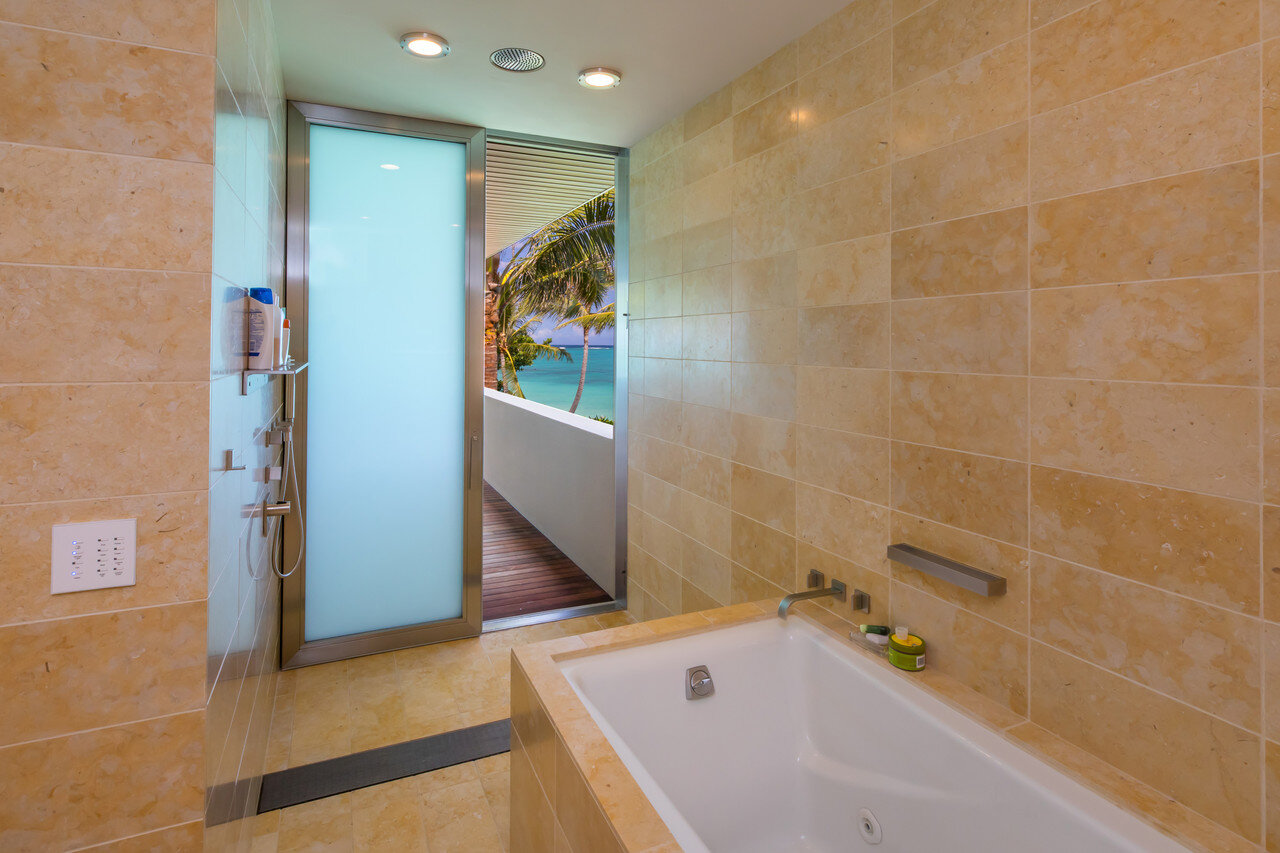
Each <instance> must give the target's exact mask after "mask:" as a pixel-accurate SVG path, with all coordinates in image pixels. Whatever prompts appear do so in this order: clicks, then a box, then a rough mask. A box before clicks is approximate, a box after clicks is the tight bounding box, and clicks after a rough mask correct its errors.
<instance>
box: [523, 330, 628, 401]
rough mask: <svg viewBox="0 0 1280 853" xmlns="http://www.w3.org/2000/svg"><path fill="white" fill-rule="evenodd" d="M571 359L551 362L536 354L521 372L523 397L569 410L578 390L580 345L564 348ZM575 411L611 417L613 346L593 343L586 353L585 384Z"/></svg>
mask: <svg viewBox="0 0 1280 853" xmlns="http://www.w3.org/2000/svg"><path fill="white" fill-rule="evenodd" d="M565 349H566V350H567V351H568V352H569V355H571V356H572V357H573V361H568V360H564V361H552V360H551V359H548V358H545V357H539V358H538V360H537V361H535V362H534V363H533V364H531V365H529V366H528V367H526V368H525V369H524V370H521V371H520V377H519V378H520V387H521V388H523V389H524V396H525V397H526V398H528V399H530V400H536V401H537V402H539V403H545V404H547V405H548V406H555V407H556V408H557V409H564V410H565V411H566V412H567V411H569V404H570V403H572V402H573V395H574V393H575V392H576V391H577V390H578V373H579V371H580V370H581V369H582V347H581V346H576V347H565ZM578 414H580V415H585V416H586V417H589V418H592V417H595V416H597V415H603V416H604V417H606V418H612V417H613V347H604V346H592V347H591V350H590V352H588V354H587V384H586V385H585V386H584V387H583V389H582V400H581V401H580V402H579V403H578Z"/></svg>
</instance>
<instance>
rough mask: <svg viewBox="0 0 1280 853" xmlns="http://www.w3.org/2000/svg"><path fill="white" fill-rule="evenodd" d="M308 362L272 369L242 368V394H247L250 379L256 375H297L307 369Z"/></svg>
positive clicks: (242, 395)
mask: <svg viewBox="0 0 1280 853" xmlns="http://www.w3.org/2000/svg"><path fill="white" fill-rule="evenodd" d="M307 364H308V362H305V361H304V362H302V364H295V365H293V366H292V367H273V368H271V369H270V370H242V371H240V396H241V397H244V396H247V395H248V393H249V380H250V379H251V378H252V377H254V376H297V375H298V374H299V373H301V372H302V371H304V370H306V369H307Z"/></svg>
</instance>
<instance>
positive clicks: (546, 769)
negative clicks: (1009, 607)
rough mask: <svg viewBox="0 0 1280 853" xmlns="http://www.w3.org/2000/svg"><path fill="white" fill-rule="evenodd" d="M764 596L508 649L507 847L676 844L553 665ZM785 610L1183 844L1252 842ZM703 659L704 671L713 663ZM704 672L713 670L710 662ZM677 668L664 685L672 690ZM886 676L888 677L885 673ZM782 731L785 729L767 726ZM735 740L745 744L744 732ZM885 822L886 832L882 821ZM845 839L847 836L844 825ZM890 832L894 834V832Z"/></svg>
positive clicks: (953, 685)
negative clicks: (508, 811) (509, 719)
mask: <svg viewBox="0 0 1280 853" xmlns="http://www.w3.org/2000/svg"><path fill="white" fill-rule="evenodd" d="M775 610H776V602H774V601H772V600H770V601H765V602H760V603H747V604H740V605H734V606H731V607H726V608H719V609H714V610H709V611H704V612H701V613H691V614H686V615H684V616H677V617H668V618H665V619H661V620H656V621H651V622H645V623H640V624H637V625H632V626H627V627H623V628H615V629H610V630H605V631H600V632H598V633H595V634H584V635H581V636H578V637H568V638H563V639H557V640H550V641H547V642H543V643H538V644H535V645H530V646H521V647H517V648H514V649H513V650H512V658H513V660H512V668H511V671H512V694H511V702H512V707H511V719H512V732H513V734H512V752H511V840H512V847H511V850H512V853H525V851H535V852H537V851H579V853H585V851H590V852H591V853H606V851H611V850H614V851H623V850H625V851H655V853H656V851H677V850H680V849H682V848H681V847H680V846H679V844H678V843H677V841H676V839H675V837H674V836H673V835H672V834H671V832H670V830H669V829H668V828H667V825H666V824H665V823H664V822H663V821H662V819H661V818H660V817H659V815H658V812H657V811H656V810H655V809H654V807H653V805H652V804H651V803H650V801H649V799H648V798H647V797H646V796H645V795H644V793H643V792H642V791H641V789H640V786H639V784H637V782H636V780H635V779H634V778H633V777H632V775H631V773H630V772H629V771H628V770H627V769H626V767H625V765H624V763H623V760H622V759H621V758H620V757H619V756H618V754H617V752H616V751H615V750H614V748H613V746H612V745H611V744H610V743H609V741H608V740H607V739H606V737H605V735H604V733H603V732H602V731H601V729H600V728H599V726H598V725H597V724H596V722H595V721H594V720H593V719H592V717H591V715H590V712H589V711H588V710H587V708H586V706H585V705H584V704H583V702H582V700H581V699H580V698H579V696H578V694H577V693H576V692H575V690H574V688H573V687H572V686H571V684H570V683H569V680H568V679H567V678H566V676H565V674H564V672H563V670H562V668H561V667H562V664H564V663H566V662H570V661H574V660H579V659H581V658H582V657H583V656H589V655H595V654H599V653H600V652H604V651H609V650H614V649H624V648H625V649H629V648H636V647H642V646H644V645H647V644H650V643H654V642H658V641H662V640H668V639H672V638H675V637H680V636H686V635H691V634H696V633H700V632H704V631H708V630H715V629H719V628H726V627H732V626H735V625H741V624H746V623H749V622H757V621H760V620H775V619H777V616H776V615H775ZM792 614H793V615H792V616H791V618H792V619H798V620H804V621H808V622H809V623H810V624H811V625H813V626H816V627H817V628H818V630H819V631H820V632H822V633H824V634H827V635H830V636H833V637H835V638H837V639H838V641H839V642H840V644H842V645H848V646H849V649H850V652H851V653H852V654H854V655H856V656H858V657H859V659H860V660H862V661H864V662H869V663H870V665H872V666H873V667H875V668H876V670H877V671H880V672H884V673H887V674H888V675H889V676H890V678H891V679H905V680H906V682H907V683H908V684H910V685H913V686H911V687H908V688H907V689H908V691H911V690H914V689H917V687H916V686H918V687H919V688H922V689H923V690H924V691H925V692H926V693H927V694H928V695H930V696H931V697H933V698H935V699H938V700H940V701H942V702H943V703H944V704H945V705H948V706H950V707H951V708H953V709H955V710H958V711H960V712H961V713H962V714H963V715H965V716H966V717H968V718H970V719H972V720H974V721H976V722H977V723H978V724H980V725H981V726H982V727H984V728H986V729H988V730H990V731H992V732H997V733H999V735H1000V736H1002V737H1003V738H1004V739H1005V740H1006V741H1007V742H1009V743H1010V744H1013V745H1016V746H1017V747H1020V748H1021V749H1023V750H1025V751H1026V752H1028V753H1030V754H1031V755H1032V756H1033V757H1035V758H1036V759H1038V760H1040V761H1042V762H1044V763H1046V764H1048V765H1050V766H1052V767H1054V768H1056V769H1058V770H1060V771H1062V772H1063V773H1064V774H1065V775H1067V776H1068V777H1070V778H1072V779H1074V780H1075V781H1077V782H1079V783H1081V784H1083V785H1084V786H1085V787H1086V788H1088V789H1090V790H1092V791H1093V792H1095V793H1097V794H1099V795H1100V796H1102V797H1103V798H1104V799H1106V800H1108V801H1110V802H1112V803H1114V804H1116V805H1117V806H1119V807H1121V808H1122V809H1124V810H1126V811H1128V812H1129V813H1131V814H1133V815H1134V816H1137V817H1139V818H1141V819H1142V820H1144V821H1145V822H1147V823H1149V824H1151V825H1152V826H1154V827H1156V828H1157V829H1159V830H1160V831H1161V832H1163V833H1165V834H1167V835H1169V836H1170V837H1171V838H1172V839H1174V840H1176V841H1177V842H1179V843H1181V844H1183V845H1185V846H1187V847H1188V848H1190V849H1193V850H1204V851H1223V852H1224V853H1225V852H1226V851H1244V850H1253V849H1256V848H1255V845H1253V844H1251V843H1249V842H1248V841H1246V840H1244V839H1242V838H1240V837H1239V836H1237V835H1235V834H1233V833H1231V832H1228V831H1227V830H1225V829H1223V828H1222V827H1221V826H1218V825H1216V824H1214V823H1213V822H1212V821H1209V820H1207V819H1205V818H1204V817H1203V816H1202V815H1199V814H1197V813H1196V812H1194V811H1193V810H1191V809H1188V808H1186V807H1185V806H1182V805H1179V804H1178V803H1176V802H1174V801H1172V800H1170V799H1169V798H1168V797H1165V796H1162V795H1161V794H1159V793H1158V792H1157V791H1155V790H1154V789H1152V788H1150V787H1149V786H1147V785H1145V784H1143V783H1141V782H1139V781H1137V780H1135V779H1133V778H1131V777H1128V776H1126V775H1125V774H1124V773H1122V772H1120V771H1118V770H1117V769H1115V768H1114V767H1111V766H1109V765H1107V764H1105V763H1104V762H1101V761H1099V760H1098V759H1097V758H1095V757H1093V756H1091V755H1089V754H1088V753H1087V752H1085V751H1083V750H1081V749H1079V748H1077V747H1074V746H1072V745H1070V744H1069V743H1067V742H1066V741H1064V740H1062V739H1060V738H1058V737H1057V736H1055V735H1053V734H1051V733H1050V732H1048V731H1046V730H1045V729H1044V728H1042V727H1040V726H1037V725H1035V724H1034V723H1033V722H1030V721H1028V720H1027V719H1026V718H1025V717H1022V716H1019V715H1017V714H1014V713H1012V712H1010V711H1009V710H1008V709H1006V708H1003V707H1001V706H999V705H998V704H996V703H994V702H992V701H991V700H990V699H987V698H986V697H984V696H982V695H981V694H978V693H976V692H974V691H972V690H970V689H968V688H967V687H965V686H963V685H962V684H960V683H959V682H957V681H956V680H955V679H953V678H950V677H949V676H946V675H944V674H941V673H939V672H937V671H934V670H926V671H924V672H922V673H912V674H907V673H903V672H901V671H899V670H896V669H894V668H892V667H891V666H890V665H889V664H888V663H886V662H885V661H883V660H882V659H881V658H879V657H878V656H876V655H874V654H872V653H870V652H867V651H865V650H864V649H862V648H860V647H857V646H854V645H852V644H849V643H848V640H847V639H846V637H847V633H848V631H847V625H846V624H845V623H844V622H843V621H841V620H839V619H837V618H835V617H834V616H833V615H832V614H831V613H830V612H829V611H827V610H825V609H823V608H820V607H817V606H815V605H813V604H812V603H804V604H801V605H798V606H797V607H796V608H794V609H793V611H792ZM712 666H713V670H714V664H713V665H712ZM713 675H714V671H713ZM678 676H679V672H677V677H676V681H674V682H672V683H673V684H674V689H676V690H677V691H678V690H679V678H678ZM891 683H893V682H891ZM778 738H779V739H781V740H782V741H786V740H787V739H788V735H787V734H786V733H779V734H778ZM743 749H744V750H750V749H752V745H751V744H750V743H744V744H743ZM885 831H886V833H887V832H890V831H892V830H891V827H886V828H885ZM854 837H855V838H856V836H854ZM901 837H902V836H901V835H900V834H899V836H898V838H899V839H901Z"/></svg>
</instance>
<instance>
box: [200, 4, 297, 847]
mask: <svg viewBox="0 0 1280 853" xmlns="http://www.w3.org/2000/svg"><path fill="white" fill-rule="evenodd" d="M217 59H218V63H217V65H218V68H217V72H218V76H217V115H216V120H215V126H216V138H217V150H216V155H215V158H214V163H215V167H216V176H215V178H214V201H213V212H214V222H213V234H214V241H213V290H212V297H211V299H212V301H211V306H212V309H211V312H210V320H211V322H210V326H209V329H210V333H211V354H210V362H209V370H210V373H209V376H210V385H209V401H210V402H209V406H210V410H209V416H210V417H209V432H210V439H209V470H210V472H211V473H210V475H209V476H210V478H209V483H208V488H209V547H208V561H209V586H208V596H209V602H208V615H209V630H208V640H207V647H208V657H207V678H208V681H207V685H206V690H207V693H206V697H207V701H208V721H207V726H206V731H205V753H206V759H207V760H206V763H205V774H206V782H207V785H208V787H209V792H210V793H209V796H208V800H207V803H206V811H205V817H206V823H207V829H206V834H205V849H206V850H209V851H219V850H234V849H241V850H244V849H248V845H249V840H250V838H251V836H252V833H253V830H254V827H253V823H254V821H252V820H250V818H252V817H253V814H254V811H255V810H256V805H257V796H258V790H259V785H260V781H261V775H262V772H263V768H264V766H265V762H266V753H267V735H268V730H269V728H270V724H271V716H272V708H273V705H274V700H275V694H276V689H275V687H276V677H277V673H278V671H279V635H280V619H279V607H280V602H279V589H280V584H279V581H278V580H276V577H275V575H274V574H273V573H272V571H271V568H270V564H269V561H270V555H269V553H268V549H269V548H270V547H271V546H272V545H275V546H276V547H278V541H279V540H278V538H274V539H268V538H267V537H265V536H264V535H263V529H262V523H261V520H260V519H250V518H246V517H245V515H244V513H243V511H242V510H243V508H244V507H246V506H254V505H257V504H259V503H261V502H262V501H264V500H268V499H269V500H275V499H276V496H277V491H278V489H277V488H276V484H275V483H271V484H270V487H269V486H268V482H267V480H266V478H265V476H264V474H263V471H264V469H265V467H266V466H268V465H278V464H280V453H279V447H268V446H267V444H266V439H265V436H264V435H263V432H264V430H266V429H268V428H269V427H270V426H271V425H272V424H273V423H274V421H275V419H276V418H278V417H279V416H280V414H281V404H282V396H281V392H282V382H283V380H280V379H272V380H271V381H270V382H267V381H266V379H265V378H262V377H259V378H257V379H255V380H254V384H253V386H252V389H251V391H250V393H249V395H248V396H241V395H240V373H239V371H240V370H241V369H242V368H243V366H244V359H243V358H242V357H241V356H240V355H239V353H240V352H242V351H243V348H242V341H243V337H244V333H245V329H244V320H243V314H242V313H241V312H240V311H238V310H237V307H238V300H239V297H240V294H241V293H242V292H243V289H245V288H249V287H264V286H269V287H272V288H273V289H274V290H275V292H276V297H277V299H279V298H280V297H281V296H283V293H284V287H283V282H284V98H283V80H282V77H281V72H280V67H279V62H278V56H277V52H276V46H275V34H274V28H273V23H272V18H271V10H270V5H269V3H268V2H267V0H220V2H219V3H218V50H217ZM227 451H231V453H232V458H233V461H234V467H239V466H244V467H245V470H243V471H231V472H224V471H223V468H224V460H225V454H226V452H227Z"/></svg>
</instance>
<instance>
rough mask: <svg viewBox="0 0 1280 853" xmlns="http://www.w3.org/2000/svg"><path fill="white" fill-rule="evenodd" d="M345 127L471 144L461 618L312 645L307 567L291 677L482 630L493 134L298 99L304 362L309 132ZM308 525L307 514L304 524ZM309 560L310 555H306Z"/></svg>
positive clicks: (297, 226)
mask: <svg viewBox="0 0 1280 853" xmlns="http://www.w3.org/2000/svg"><path fill="white" fill-rule="evenodd" d="M313 124H319V125H327V126H330V127H345V128H351V129H355V130H368V131H374V132H377V133H389V134H393V135H396V136H416V137H420V138H423V139H438V140H443V141H447V142H458V143H461V144H463V145H465V146H466V163H467V175H466V182H467V183H466V198H467V226H466V249H465V252H466V312H465V313H466V317H465V320H464V322H465V324H466V328H465V330H464V345H465V348H466V350H465V366H464V378H463V382H464V389H465V390H464V414H463V418H464V425H465V429H464V432H463V435H464V439H463V440H464V443H465V445H466V446H464V447H460V448H458V451H459V458H460V459H462V460H464V462H463V464H464V465H465V466H466V469H465V478H466V486H465V488H466V493H465V495H464V498H463V508H464V509H463V530H462V536H463V551H462V553H463V556H462V563H463V565H462V578H463V580H462V584H463V585H462V616H461V617H460V618H455V619H445V620H440V621H435V622H425V623H422V624H419V625H407V626H403V627H399V628H387V629H381V630H377V631H367V632H365V633H361V634H350V635H347V636H344V637H333V638H329V639H324V640H312V641H309V642H308V641H307V640H305V639H304V638H305V633H304V630H305V628H304V619H305V613H306V576H307V566H306V561H305V559H304V560H303V562H302V564H301V565H300V566H299V567H298V570H297V571H296V572H294V573H293V574H292V575H291V576H289V577H288V578H285V579H284V582H283V586H282V590H281V604H280V606H281V618H280V626H281V628H280V630H281V635H280V663H281V667H282V668H284V669H293V668H295V667H300V666H309V665H311V664H317V663H325V662H328V661H335V660H345V659H347V658H352V657H358V656H360V655H368V654H375V653H377V652H386V651H391V650H394V649H403V648H407V647H410V646H419V645H424V644H426V643H437V642H441V641H444V640H454V639H460V638H463V637H475V636H479V634H480V627H481V587H480V584H481V558H482V555H481V525H482V517H481V512H482V502H481V499H482V495H483V487H482V474H481V472H483V470H484V408H483V406H484V222H485V214H484V155H485V130H484V128H481V127H473V126H470V125H460V124H449V123H446V122H438V121H428V120H426V119H416V118H405V117H402V116H392V115H384V114H382V113H374V112H367V111H364V110H353V109H347V108H343V107H331V106H325V105H322V104H311V103H303V102H297V101H290V102H289V105H288V134H287V136H288V138H287V141H286V145H287V152H288V153H287V162H286V189H287V200H286V215H285V229H286V238H285V304H286V305H287V307H288V310H289V325H290V331H291V333H292V337H291V339H290V344H291V348H292V349H293V352H294V355H295V357H296V358H297V360H298V361H299V362H300V363H306V362H307V360H308V353H307V281H308V277H307V272H308V271H307V261H308V246H307V240H308V232H309V221H308V220H309V209H308V207H309V201H310V199H309V186H308V177H309V167H310V154H309V150H308V149H309V142H310V133H309V129H310V126H311V125H313ZM308 375H309V372H308V371H304V372H302V373H300V374H299V375H298V376H297V377H296V378H295V382H296V385H295V388H296V394H297V401H296V411H286V412H285V416H286V417H290V418H296V420H295V422H294V442H295V444H294V453H295V458H296V461H297V466H298V480H297V485H298V491H299V494H301V495H302V496H303V501H302V503H303V509H304V510H305V508H306V503H307V501H306V494H307V490H306V484H307V474H306V470H307V429H306V412H307V381H308V380H307V377H308ZM304 518H305V516H304ZM286 521H287V522H289V523H286V524H285V525H284V563H283V564H284V565H286V566H289V565H293V562H294V561H295V560H296V559H297V556H298V550H299V548H300V547H301V540H300V537H299V535H298V527H297V525H296V524H294V523H292V521H291V519H289V518H288V517H286ZM304 556H305V555H304Z"/></svg>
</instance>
